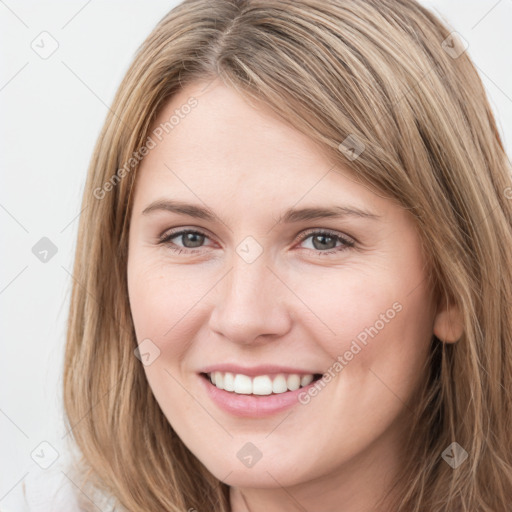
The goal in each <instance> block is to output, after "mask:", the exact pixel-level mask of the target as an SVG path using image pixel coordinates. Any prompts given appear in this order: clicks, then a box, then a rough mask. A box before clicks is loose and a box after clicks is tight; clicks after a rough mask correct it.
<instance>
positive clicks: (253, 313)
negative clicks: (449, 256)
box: [128, 82, 436, 488]
mask: <svg viewBox="0 0 512 512" xmlns="http://www.w3.org/2000/svg"><path fill="white" fill-rule="evenodd" d="M203 88H204V84H193V85H189V86H187V87H186V88H185V89H183V90H182V91H181V92H180V93H179V94H177V95H176V96H174V97H173V99H172V101H171V102H170V103H169V104H168V105H167V106H166V108H165V110H164V111H162V112H161V115H160V117H159V119H158V120H157V122H156V123H155V126H154V128H155V129H156V131H155V132H154V134H158V136H155V135H154V134H153V135H152V139H153V142H154V143H155V144H156V146H155V147H153V146H154V145H153V144H152V143H150V144H149V145H150V146H151V149H150V150H149V153H148V154H147V155H146V157H145V158H144V160H143V162H142V164H141V167H140V169H139V172H140V174H139V176H138V181H137V184H136V189H135V195H134V203H133V213H132V216H131V225H130V241H129V261H128V284H129V298H130V305H131V310H132V315H133V321H134V324H135V330H136V334H137V340H138V342H139V343H142V345H141V353H142V360H143V362H144V370H145V372H146V375H147V379H148V382H149V385H150V386H151V389H152V391H153V393H154V396H155V398H156V400H157V401H158V403H159V404H160V407H161V409H162V411H163V413H164V414H165V416H166V417H167V419H168V420H169V422H170V424H171V425H172V427H173V428H174V430H175V431H176V432H177V434H178V435H179V436H180V438H181V439H182V440H183V442H184V443H185V444H186V445H187V446H188V448H189V449H190V450H191V451H192V452H193V453H194V454H195V455H196V456H197V458H198V459H199V460H200V461H201V462H202V463H203V464H204V465H205V466H206V467H207V468H208V469H209V470H210V472H211V473H213V474H214V475H215V476H216V477H217V478H219V479H222V480H224V481H225V482H226V483H228V484H229V485H232V486H237V487H241V488H243V487H246V488H249V487H259V488H276V487H281V486H283V487H287V486H293V485H296V484H305V483H306V482H308V481H310V482H312V481H314V480H316V481H317V482H320V481H322V482H326V481H328V479H329V478H331V477H332V478H335V477H336V475H338V476H339V477H340V478H341V475H345V477H347V475H352V474H355V473H356V472H357V468H361V467H364V466H365V464H366V463H367V462H368V461H371V460H376V458H377V457H379V460H380V462H379V465H380V466H382V472H383V473H384V472H388V471H390V467H391V466H393V467H394V465H395V461H396V460H397V459H396V455H397V453H399V451H400V446H401V441H402V439H403V432H404V429H406V428H407V422H408V420H409V419H410V412H409V408H408V406H407V405H408V401H409V399H410V398H411V396H412V393H413V392H414V390H415V387H416V386H417V385H418V384H419V382H420V380H421V379H422V378H423V377H424V372H423V370H422V368H423V365H424V362H425V360H426V357H427V354H428V348H429V344H430V340H431V337H432V332H433V325H434V322H435V316H436V315H435V311H434V309H435V308H434V306H433V301H432V297H431V292H430V289H429V286H428V282H427V281H428V279H427V277H428V276H427V271H426V270H425V268H424V258H423V254H422V251H421V248H420V240H419V236H418V234H417V231H416V229H415V225H414V223H413V221H412V219H411V218H410V217H409V214H407V213H406V212H405V211H404V210H403V209H401V208H399V207H398V206H396V205H395V204H394V203H393V202H392V201H390V200H388V199H385V198H383V197H381V196H379V195H376V194H375V193H373V192H371V191H370V190H369V189H367V188H366V187H364V186H362V185H361V184H358V183H357V182H356V181H355V179H354V178H353V176H351V174H350V173H349V172H348V170H347V169H344V168H341V167H339V166H338V167H333V165H332V163H331V162H329V161H328V160H327V159H326V157H325V156H323V155H322V154H321V153H320V152H319V151H318V149H317V148H316V147H315V146H314V145H313V144H312V142H311V141H310V140H309V139H308V138H307V137H305V136H304V135H302V134H300V133H299V132H297V131H295V130H294V129H293V128H291V127H290V126H288V125H286V124H284V123H283V122H282V121H280V120H278V119H277V118H276V117H274V116H272V115H271V113H270V112H269V111H268V110H266V109H265V108H263V107H261V108H258V109H255V108H254V106H250V105H249V104H248V103H246V102H245V101H244V100H243V99H242V98H241V97H240V96H239V95H237V94H236V93H235V92H233V91H232V90H231V89H229V88H226V87H225V86H223V85H221V84H219V83H218V82H215V83H213V84H211V85H210V86H209V87H208V88H207V90H206V92H202V89H203ZM192 97H193V98H195V99H191V98H192ZM187 105H188V107H187ZM191 105H193V106H192V107H191ZM172 116H174V117H172ZM171 118H172V119H173V120H171V121H170V123H169V119H171ZM165 122H168V124H167V125H166V126H165V128H164V129H163V130H162V128H161V127H160V129H158V127H159V125H160V123H165ZM166 131H167V132H168V133H166ZM159 139H161V140H159ZM340 142H341V141H340ZM324 210H329V212H331V213H326V212H325V211H324ZM183 232H185V233H183ZM194 233H195V234H194ZM161 239H163V240H167V241H164V242H160V241H159V240H161ZM229 365H231V366H229ZM258 366H270V367H269V368H256V367H258ZM237 367H238V368H237ZM212 368H213V369H215V368H219V369H220V370H222V369H223V368H224V370H223V371H221V372H220V376H221V378H219V383H220V380H222V383H223V384H224V383H226V381H227V384H226V386H227V387H228V389H229V388H230V386H234V385H236V388H235V391H226V390H224V391H220V390H217V388H216V387H214V386H213V384H211V383H210V381H209V380H207V378H206V377H205V376H204V375H202V373H204V372H210V370H212ZM227 370H232V371H231V373H232V374H233V375H232V378H230V377H229V376H227V377H226V373H228V372H227ZM236 374H241V375H240V376H237V375H236ZM278 374H281V375H279V376H278ZM292 374H297V375H298V376H297V377H294V376H291V375H292ZM309 374H311V375H314V374H325V376H324V379H323V380H321V381H319V382H316V383H315V382H313V383H310V384H309V386H308V385H307V383H308V380H309V379H310V378H308V377H307V375H309ZM265 375H267V377H265ZM327 375H330V378H328V377H327ZM252 376H258V379H251V377H252ZM303 376H305V379H304V380H301V382H303V383H304V384H306V385H307V386H306V387H304V388H302V389H299V390H297V391H287V392H285V393H274V391H282V390H283V388H282V387H280V386H284V385H285V384H290V387H291V388H292V389H294V388H295V387H296V386H297V383H298V380H299V377H303ZM215 379H217V377H216V376H215ZM272 386H274V387H272ZM231 389H233V388H232V387H231ZM237 390H238V391H239V392H238V393H237V392H236V391H237ZM251 390H252V391H251ZM270 390H272V393H273V394H272V395H268V394H266V395H265V394H253V393H254V392H256V393H269V392H270ZM315 390H316V391H315ZM248 393H250V394H248ZM384 460H385V461H387V462H382V461H384ZM320 477H322V478H320Z"/></svg>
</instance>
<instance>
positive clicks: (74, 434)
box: [64, 0, 512, 512]
mask: <svg viewBox="0 0 512 512" xmlns="http://www.w3.org/2000/svg"><path fill="white" fill-rule="evenodd" d="M463 49H464V48H463V47H462V46H461V43H460V42H457V39H456V38H455V37H454V36H453V35H451V30H450V29H449V28H447V27H446V26H445V24H444V23H442V22H440V21H439V20H438V19H437V18H436V17H435V16H434V15H433V14H432V13H431V12H430V11H428V10H427V9H425V8H424V7H422V6H420V5H419V4H418V3H416V1H414V0H300V1H297V0H187V1H185V2H183V3H182V4H180V5H178V6H177V7H176V8H175V9H173V10H172V11H171V12H169V13H168V14H167V15H166V16H165V17H164V18H163V19H162V20H161V22H160V23H159V24H158V25H157V26H156V28H155V29H154V30H153V32H152V33H151V34H150V35H149V37H148V38H147V39H146V41H145V42H144V43H143V44H142V46H141V48H140V49H139V51H138V53H137V55H136V57H135V59H134V62H133V64H132V65H131V67H130V69H129V70H128V72H127V74H126V76H125V78H124V79H123V81H122V83H121V85H120V87H119V90H118V92H117V95H116V97H115V99H114V102H113V105H112V108H111V112H110V113H109V114H108V115H107V119H106V121H105V124H104V127H103V130H102V132H101V134H100V137H99V139H98V142H97V145H96V148H95V151H94V154H93V156H92V160H91V163H90V168H89V173H88V178H87V183H86V186H85V192H84V196H83V205H82V208H84V210H83V213H82V215H81V218H80V226H79V234H78V245H77V250H76V259H75V265H74V272H73V273H74V279H75V281H74V284H73V291H72V299H71V306H70V313H69V323H68V333H67V346H66V354H65V368H64V404H65V411H66V415H67V419H68V422H69V431H70V439H72V440H73V442H74V443H76V445H77V446H78V448H79V450H80V452H81V454H82V455H81V460H80V461H78V462H77V466H76V467H77V468H78V469H77V470H79V471H80V476H81V478H82V480H81V485H82V488H83V489H84V491H85V492H86V493H87V494H88V496H89V497H91V498H93V499H94V496H96V495H95V494H94V493H95V492H96V491H98V492H101V493H106V494H107V495H111V496H113V497H114V498H115V500H116V501H117V502H118V504H119V505H120V506H122V507H124V508H126V509H127V510H129V511H130V512H161V511H162V510H167V511H173V512H177V511H186V510H189V509H196V510H198V511H202V510H208V511H214V512H227V511H229V510H230V506H229V492H228V491H229V487H228V486H227V485H226V484H224V483H223V482H220V481H219V480H217V479H216V478H215V477H214V476H213V475H211V474H210V473H209V472H208V471H207V470H206V468H205V467H204V466H203V465H202V464H201V463H200V462H199V460H198V459H197V458H196V457H195V456H194V455H193V454H192V453H191V452H190V451H189V450H188V449H187V448H186V446H185V445H184V444H183V443H182V441H181V440H180V439H179V438H178V436H177V435H176V433H175V432H174V431H173V429H172V428H171V426H170V425H169V422H168V421H167V419H166V418H165V416H164V414H163V413H162V411H161V410H160V408H159V406H158V404H157V402H156V400H155V398H154V397H153V394H152V392H151V390H150V388H149V385H148V383H147V380H146V378H145V374H144V371H143V367H142V365H141V363H140V361H139V360H138V359H137V358H136V357H135V356H134V349H135V347H136V346H137V340H136V337H135V334H134V329H133V324H132V319H131V314H130V307H129V302H128V291H127V278H126V269H127V234H128V225H129V218H130V210H131V197H132V191H133V186H134V183H135V178H136V174H137V168H138V162H139V161H140V158H141V155H140V153H141V152H142V151H141V148H143V147H144V146H145V145H146V144H147V137H148V135H149V130H150V127H151V126H152V123H153V122H154V120H155V118H156V116H157V115H158V113H159V112H160V110H161V108H162V107H163V105H164V104H165V103H166V102H167V101H168V100H169V99H170V98H171V97H172V96H173V94H174V93H176V91H178V90H179V89H180V88H182V87H183V86H184V85H186V84H188V83H192V82H194V81H205V80H213V79H214V78H216V77H218V78H220V79H221V80H222V81H223V82H224V83H225V84H226V85H227V86H229V87H232V88H234V89H235V90H236V91H238V92H239V93H240V94H243V95H244V96H245V97H246V98H247V99H249V100H250V99H254V100H257V101H261V102H264V103H265V104H267V105H269V106H270V107H271V108H272V109H273V111H274V112H275V113H276V115H277V116H279V117H280V118H282V119H283V120H285V121H286V122H289V123H291V124H292V125H293V126H294V127H295V128H296V129H298V130H300V131H301V132H303V133H304V134H306V135H307V136H308V137H309V138H310V139H312V140H314V141H315V142H317V143H318V144H319V147H321V148H322V149H323V150H324V151H325V153H326V155H328V157H329V158H330V159H332V161H333V162H334V163H338V164H340V165H344V166H347V167H349V168H350V169H352V170H353V171H354V173H356V175H357V176H358V177H359V179H360V180H361V182H362V183H365V184H367V185H368V186H370V187H372V188H373V189H375V190H377V191H380V193H382V194H385V195H386V196H388V197H390V198H393V199H395V200H396V201H398V202H399V203H400V204H401V205H402V206H403V207H404V208H407V209H408V210H409V211H410V212H411V213H412V214H413V216H414V218H415V220H416V224H417V229H418V232H419V233H420V235H421V239H422V242H423V244H424V246H425V248H426V253H427V255H428V260H429V261H428V263H429V266H430V274H429V275H430V277H431V282H432V287H433V289H435V290H436V293H437V297H438V299H439V301H440V302H441V301H444V302H450V303H453V304H456V305H457V306H458V307H459V308H460V310H461V311H462V314H463V319H464V334H463V336H462V338H461V339H460V340H459V341H458V342H457V343H455V344H446V343H443V342H442V341H441V340H439V339H437V338H436V337H435V336H433V338H432V350H431V358H430V361H429V375H430V376H429V379H428V381H427V382H425V384H424V386H423V388H422V389H421V390H420V395H421V399H420V400H418V401H417V404H416V405H415V410H414V428H413V429H412V430H411V437H410V439H409V440H407V442H408V443H409V450H408V453H409V455H410V457H409V459H408V460H407V461H405V464H404V467H403V475H401V476H400V478H398V479H397V481H396V489H398V490H399V493H398V495H399V496H400V497H399V500H398V502H397V503H396V506H395V508H394V510H396V511H398V512H402V511H403V512H405V511H407V512H420V511H421V512H434V511H435V512H442V511H446V512H448V511H451V512H452V511H471V512H477V511H488V512H490V511H493V512H496V511H498V510H499V511H504V510H506V509H507V507H508V506H509V505H510V503H511V501H512V467H511V466H512V465H511V462H512V461H511V459H512V429H511V428H510V425H511V424H512V402H511V400H512V399H511V394H510V392H511V390H512V309H511V305H512V200H511V198H512V188H511V185H512V183H511V171H510V164H509V161H508V159H507V157H506V154H505V151H504V148H503V145H502V142H501V139H500V135H499V133H498V130H497V128H496V123H495V120H494V117H493V114H492V111H491V108H490V106H489V103H488V100H487V98H486V94H485V92H484V89H483V86H482V83H481V80H480V78H479V76H478V74H477V72H476V70H475V67H474V66H473V64H472V63H471V61H470V58H469V57H468V54H467V53H468V52H467V51H466V52H464V51H463ZM199 102H200V99H199ZM349 136H350V137H351V139H348V140H351V141H352V142H354V141H356V143H357V144H356V145H359V146H358V147H359V148H361V149H362V148H364V150H363V151H362V152H361V154H360V155H359V156H358V157H357V158H352V157H350V158H349V157H348V156H350V155H349V154H348V153H347V152H346V151H343V150H342V151H340V148H341V149H343V148H344V147H345V146H343V143H344V142H345V141H346V140H347V137H349ZM340 144H341V146H340ZM352 156H353V155H352ZM108 183H109V184H110V185H108ZM454 441H456V442H457V443H458V444H459V445H460V446H461V447H463V448H464V449H465V450H466V451H467V453H468V459H467V460H466V461H465V462H464V463H463V464H461V465H460V466H459V467H458V468H457V469H452V468H451V467H450V466H449V465H448V464H447V463H446V462H445V461H444V460H443V459H442V457H441V454H442V453H443V451H444V450H445V449H446V448H447V447H448V446H449V445H450V444H451V443H452V442H454Z"/></svg>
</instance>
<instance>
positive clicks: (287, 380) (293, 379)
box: [207, 372, 314, 395]
mask: <svg viewBox="0 0 512 512" xmlns="http://www.w3.org/2000/svg"><path fill="white" fill-rule="evenodd" d="M207 375H208V377H209V378H210V381H211V383H212V384H213V385H214V386H216V387H217V388H219V389H224V390H225V391H231V392H234V393H238V394H240V395H271V394H272V393H276V394H279V393H286V392H287V391H295V390H296V389H299V388H301V387H304V386H307V385H308V384H311V382H313V379H314V375H313V374H309V375H298V374H289V375H285V374H283V373H280V374H279V375H276V376H275V377H274V378H271V377H270V376H269V375H258V376H257V377H254V378H251V377H248V376H247V375H242V374H240V373H237V374H233V373H230V372H225V373H224V372H212V373H208V374H207Z"/></svg>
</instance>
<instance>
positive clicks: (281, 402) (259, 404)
mask: <svg viewBox="0 0 512 512" xmlns="http://www.w3.org/2000/svg"><path fill="white" fill-rule="evenodd" d="M199 377H200V379H201V381H203V385H204V386H205V388H206V392H207V393H208V394H209V396H210V398H211V399H212V400H213V401H214V402H215V403H216V404H217V405H218V406H219V407H220V408H221V409H223V410H224V411H226V412H229V413H230V414H234V415H235V416H241V417H244V418H261V417H264V416H269V415H271V414H276V413H278V412H282V411H284V410H286V409H288V408H289V407H292V406H293V405H296V404H300V402H299V395H300V394H301V393H304V392H306V393H307V391H308V389H309V388H310V387H312V386H314V385H315V384H316V382H318V381H313V382H311V383H310V384H308V385H307V386H304V387H302V388H299V389H296V390H295V391H287V392H286V393H279V394H276V395H242V394H238V393H233V392H230V391H225V390H223V389H219V388H218V387H217V386H214V385H213V384H212V383H211V382H210V379H209V378H208V377H205V376H204V375H200V376H199Z"/></svg>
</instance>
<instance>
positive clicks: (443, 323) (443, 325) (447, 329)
mask: <svg viewBox="0 0 512 512" xmlns="http://www.w3.org/2000/svg"><path fill="white" fill-rule="evenodd" d="M463 332H464V324H463V322H462V314H461V312H460V310H459V308H458V307H457V306H455V305H443V306H440V307H439V308H438V311H437V313H436V316H435V318H434V334H435V335H436V336H437V338H439V339H440V340H441V341H443V342H444V343H455V342H456V341H458V340H459V339H460V338H461V336H462V334H463Z"/></svg>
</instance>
